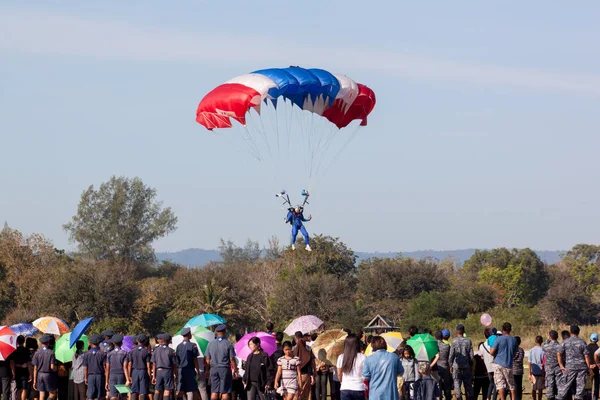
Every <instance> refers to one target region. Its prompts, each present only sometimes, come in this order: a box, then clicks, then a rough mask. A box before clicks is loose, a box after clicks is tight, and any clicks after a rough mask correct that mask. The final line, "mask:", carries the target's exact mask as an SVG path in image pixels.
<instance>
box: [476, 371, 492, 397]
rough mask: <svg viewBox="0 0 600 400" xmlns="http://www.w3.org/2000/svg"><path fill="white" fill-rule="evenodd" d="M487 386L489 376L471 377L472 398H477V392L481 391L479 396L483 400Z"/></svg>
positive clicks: (488, 385) (488, 384) (486, 392)
mask: <svg viewBox="0 0 600 400" xmlns="http://www.w3.org/2000/svg"><path fill="white" fill-rule="evenodd" d="M489 387H490V378H488V377H487V376H486V377H479V378H475V379H473V391H474V394H473V396H474V397H473V399H477V398H478V397H479V392H481V398H482V399H483V400H485V399H486V398H487V394H488V390H489Z"/></svg>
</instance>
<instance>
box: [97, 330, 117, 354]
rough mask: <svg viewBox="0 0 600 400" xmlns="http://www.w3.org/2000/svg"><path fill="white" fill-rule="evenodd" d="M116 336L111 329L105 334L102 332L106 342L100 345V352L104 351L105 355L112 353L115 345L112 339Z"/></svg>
mask: <svg viewBox="0 0 600 400" xmlns="http://www.w3.org/2000/svg"><path fill="white" fill-rule="evenodd" d="M114 335H115V332H114V331H112V330H110V329H106V330H105V331H104V332H102V336H104V340H103V341H102V343H100V350H102V352H103V353H108V352H110V351H112V349H113V343H112V341H111V339H112V337H113V336H114Z"/></svg>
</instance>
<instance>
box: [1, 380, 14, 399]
mask: <svg viewBox="0 0 600 400" xmlns="http://www.w3.org/2000/svg"><path fill="white" fill-rule="evenodd" d="M10 380H11V379H10V376H9V377H6V378H0V384H1V385H2V392H1V393H2V400H12V399H11V398H10V397H11V396H10Z"/></svg>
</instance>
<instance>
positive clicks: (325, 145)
mask: <svg viewBox="0 0 600 400" xmlns="http://www.w3.org/2000/svg"><path fill="white" fill-rule="evenodd" d="M327 127H328V129H326V130H328V132H323V133H322V134H321V135H319V141H318V144H317V147H318V148H319V149H320V151H319V153H318V155H317V162H316V166H315V177H318V176H319V170H320V169H321V165H322V164H323V160H324V159H325V156H326V155H327V152H328V151H329V146H330V145H331V141H332V139H333V137H334V136H335V134H336V133H337V132H338V131H339V129H337V127H336V126H335V125H332V124H331V125H329V124H328V125H327ZM336 129H337V131H336ZM311 178H312V177H311Z"/></svg>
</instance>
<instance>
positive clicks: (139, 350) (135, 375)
mask: <svg viewBox="0 0 600 400" xmlns="http://www.w3.org/2000/svg"><path fill="white" fill-rule="evenodd" d="M136 341H137V346H135V347H134V348H133V349H132V350H131V351H130V352H129V353H128V354H127V358H126V359H125V377H126V378H127V386H129V387H130V388H131V400H137V399H138V397H141V398H142V400H144V399H145V398H146V396H148V394H149V393H150V391H149V389H148V385H149V384H150V375H151V374H152V371H151V370H150V352H149V351H148V349H147V348H146V346H148V342H149V341H148V336H146V335H144V334H140V335H138V336H137V338H136Z"/></svg>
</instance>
